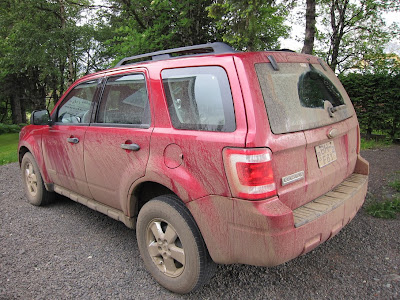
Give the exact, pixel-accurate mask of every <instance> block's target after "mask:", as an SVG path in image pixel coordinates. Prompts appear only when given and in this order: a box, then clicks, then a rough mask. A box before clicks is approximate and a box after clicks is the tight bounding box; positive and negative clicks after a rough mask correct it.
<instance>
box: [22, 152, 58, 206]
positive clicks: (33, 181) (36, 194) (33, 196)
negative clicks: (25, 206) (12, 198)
mask: <svg viewBox="0 0 400 300" xmlns="http://www.w3.org/2000/svg"><path fill="white" fill-rule="evenodd" d="M21 175H22V181H23V184H24V188H25V194H26V197H27V199H28V202H29V203H30V204H32V205H36V206H41V205H46V204H48V203H50V202H52V201H53V199H54V193H51V192H49V191H47V190H46V188H45V186H44V183H43V178H42V175H41V174H40V170H39V167H38V165H37V163H36V161H35V159H34V158H33V155H32V154H31V153H29V152H27V153H25V155H24V157H23V158H22V162H21Z"/></svg>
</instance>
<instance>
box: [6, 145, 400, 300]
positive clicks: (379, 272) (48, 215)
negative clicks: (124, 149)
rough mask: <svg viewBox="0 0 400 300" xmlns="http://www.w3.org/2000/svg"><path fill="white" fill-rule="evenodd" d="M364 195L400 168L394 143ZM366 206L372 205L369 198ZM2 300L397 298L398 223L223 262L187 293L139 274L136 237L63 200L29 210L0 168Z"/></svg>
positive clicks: (360, 227)
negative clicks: (264, 257) (302, 250)
mask: <svg viewBox="0 0 400 300" xmlns="http://www.w3.org/2000/svg"><path fill="white" fill-rule="evenodd" d="M362 155H363V156H364V157H365V158H366V159H367V160H368V161H369V162H370V167H371V176H370V183H369V194H368V197H369V198H371V197H376V195H378V196H380V195H384V194H385V193H386V192H387V187H386V186H384V185H385V184H387V183H388V182H390V180H391V177H392V176H393V174H394V172H395V171H399V170H400V146H392V147H389V148H384V149H381V150H368V151H363V152H362ZM367 200H368V199H367ZM0 215H1V218H0V299H57V300H58V299H147V298H152V299H218V298H219V299H399V298H400V270H399V266H400V235H399V229H400V217H397V219H394V220H382V219H376V218H373V217H371V216H369V215H367V214H366V213H365V211H364V209H361V211H360V212H359V213H358V214H357V216H356V217H355V218H354V220H353V221H352V222H351V223H350V224H349V225H347V226H346V227H345V228H344V229H343V230H342V231H341V232H340V233H339V234H338V235H337V236H335V237H334V238H333V239H331V240H330V241H328V242H326V243H324V244H322V245H321V246H319V247H318V248H316V249H315V250H313V251H312V252H310V253H308V254H307V255H305V256H301V257H299V258H297V259H294V260H292V261H290V262H287V263H285V264H283V265H280V266H277V267H272V268H263V267H255V266H247V265H219V266H218V268H217V272H216V275H215V276H214V277H213V278H212V280H211V281H210V282H209V283H208V284H207V285H205V286H204V287H203V288H202V289H199V290H197V291H195V292H193V293H191V294H189V295H184V296H181V295H176V294H173V293H171V292H169V291H167V290H165V289H164V288H162V287H160V286H159V285H158V284H157V283H156V282H155V281H154V280H153V279H152V277H151V276H150V275H149V274H148V273H147V271H146V270H145V269H144V265H143V263H142V260H141V258H140V255H139V251H138V248H137V245H136V237H135V232H134V231H133V230H130V229H128V228H126V227H125V226H124V225H123V224H122V223H120V222H117V221H115V220H113V219H111V218H108V217H107V216H105V215H102V214H101V213H98V212H95V211H92V210H90V209H89V208H86V207H85V206H82V205H80V204H78V203H75V202H73V201H71V200H68V199H66V198H62V197H58V198H57V201H56V202H55V203H53V204H51V205H49V206H46V207H35V206H32V205H30V204H28V203H27V201H26V199H25V196H24V193H23V188H22V183H21V179H20V171H19V165H18V163H13V164H9V165H5V166H0Z"/></svg>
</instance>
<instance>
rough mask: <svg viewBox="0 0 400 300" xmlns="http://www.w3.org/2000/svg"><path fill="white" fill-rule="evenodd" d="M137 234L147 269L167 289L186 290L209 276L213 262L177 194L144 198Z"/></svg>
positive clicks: (181, 291)
mask: <svg viewBox="0 0 400 300" xmlns="http://www.w3.org/2000/svg"><path fill="white" fill-rule="evenodd" d="M136 236H137V241H138V245H139V251H140V254H141V256H142V259H143V261H144V264H145V266H146V268H147V270H148V271H149V272H150V274H151V275H152V276H153V277H154V278H155V280H156V281H157V282H158V283H159V284H161V285H162V286H164V287H165V288H167V289H168V290H170V291H172V292H175V293H179V294H185V293H189V292H191V291H193V290H195V289H197V288H199V287H200V286H202V285H203V284H204V283H205V282H206V281H208V280H209V279H210V278H211V277H212V275H213V273H214V270H215V263H214V262H213V261H212V260H211V258H210V255H209V254H208V251H207V248H206V245H205V243H204V240H203V238H202V236H201V233H200V230H199V228H198V227H197V225H196V222H195V221H194V219H193V217H192V215H191V214H190V212H189V210H188V209H187V208H186V206H185V205H184V204H183V202H182V201H181V200H179V199H178V198H177V197H175V196H172V195H165V196H159V197H156V198H154V199H153V200H150V201H149V202H147V203H146V204H145V205H144V206H143V207H142V209H141V210H140V212H139V216H138V220H137V227H136Z"/></svg>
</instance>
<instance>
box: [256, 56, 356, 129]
mask: <svg viewBox="0 0 400 300" xmlns="http://www.w3.org/2000/svg"><path fill="white" fill-rule="evenodd" d="M255 68H256V72H257V76H258V80H259V83H260V86H261V90H262V93H263V98H264V102H265V106H266V108H267V113H268V118H269V122H270V126H271V130H272V132H273V133H275V134H279V133H287V132H295V131H301V130H307V129H312V128H317V127H322V126H326V125H329V124H333V123H336V122H339V121H342V120H344V119H347V118H349V117H351V116H352V114H353V108H352V104H351V102H350V99H349V98H348V96H347V94H346V92H345V91H344V88H343V86H342V85H341V84H340V82H339V80H338V79H337V77H336V76H335V75H334V74H333V73H332V72H330V71H325V70H324V69H323V68H322V66H321V65H319V64H306V63H280V64H279V70H274V69H273V68H272V66H271V64H269V63H259V64H256V65H255Z"/></svg>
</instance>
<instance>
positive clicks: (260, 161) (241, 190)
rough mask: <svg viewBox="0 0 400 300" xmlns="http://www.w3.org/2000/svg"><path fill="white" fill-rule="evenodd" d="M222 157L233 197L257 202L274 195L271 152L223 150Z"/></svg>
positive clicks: (239, 149) (265, 149) (240, 149)
mask: <svg viewBox="0 0 400 300" xmlns="http://www.w3.org/2000/svg"><path fill="white" fill-rule="evenodd" d="M223 156H224V165H225V171H226V175H227V177H228V182H229V186H230V188H231V192H232V196H233V197H236V198H243V199H250V200H259V199H264V198H268V197H272V196H275V195H276V187H275V181H274V174H273V172H272V162H271V160H272V152H271V150H269V149H267V148H225V149H224V151H223Z"/></svg>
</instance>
